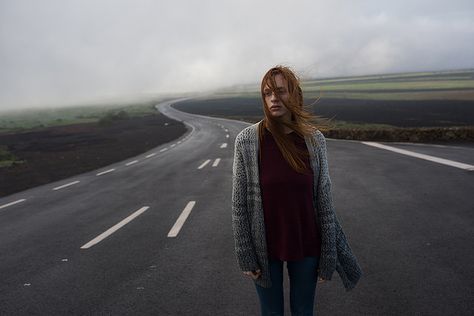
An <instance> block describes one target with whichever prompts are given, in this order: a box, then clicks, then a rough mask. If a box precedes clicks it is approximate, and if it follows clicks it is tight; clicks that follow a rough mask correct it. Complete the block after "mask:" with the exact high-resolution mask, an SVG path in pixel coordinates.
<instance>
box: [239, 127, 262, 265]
mask: <svg viewBox="0 0 474 316" xmlns="http://www.w3.org/2000/svg"><path fill="white" fill-rule="evenodd" d="M239 136H240V135H238V136H237V138H236V140H235V147H234V162H233V167H232V229H233V234H234V242H235V254H236V256H237V261H238V263H239V266H240V269H241V270H242V271H256V270H257V269H260V267H259V265H258V263H257V256H256V253H255V247H254V245H253V242H252V232H251V229H250V218H249V216H250V214H249V212H248V203H247V198H248V194H247V174H246V168H245V160H244V155H243V146H242V141H241V137H239Z"/></svg>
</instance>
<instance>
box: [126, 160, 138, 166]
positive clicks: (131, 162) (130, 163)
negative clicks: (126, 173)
mask: <svg viewBox="0 0 474 316" xmlns="http://www.w3.org/2000/svg"><path fill="white" fill-rule="evenodd" d="M137 162H138V160H134V161H130V162H127V163H126V164H125V165H126V166H130V165H133V164H134V163H137Z"/></svg>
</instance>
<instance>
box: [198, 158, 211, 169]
mask: <svg viewBox="0 0 474 316" xmlns="http://www.w3.org/2000/svg"><path fill="white" fill-rule="evenodd" d="M209 162H211V159H208V160H206V161H204V162H203V163H202V165H200V166H199V167H198V169H202V168H204V167H205V166H206V165H207V164H208V163H209Z"/></svg>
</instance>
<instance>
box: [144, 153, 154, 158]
mask: <svg viewBox="0 0 474 316" xmlns="http://www.w3.org/2000/svg"><path fill="white" fill-rule="evenodd" d="M155 155H156V153H152V154H149V155H146V156H145V158H150V157H153V156H155Z"/></svg>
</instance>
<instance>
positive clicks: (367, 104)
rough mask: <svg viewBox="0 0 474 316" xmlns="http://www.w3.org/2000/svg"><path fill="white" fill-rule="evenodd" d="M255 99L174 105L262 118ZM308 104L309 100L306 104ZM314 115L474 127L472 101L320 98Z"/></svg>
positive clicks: (195, 110)
mask: <svg viewBox="0 0 474 316" xmlns="http://www.w3.org/2000/svg"><path fill="white" fill-rule="evenodd" d="M261 102H262V101H261V100H260V99H258V98H223V99H209V100H188V101H184V102H180V103H179V104H176V105H174V107H175V108H177V109H178V110H182V111H185V112H190V113H195V114H201V115H214V116H223V117H242V118H244V117H250V118H255V117H262V116H263V110H262V105H261ZM306 102H307V103H311V102H312V100H307V101H306ZM312 108H313V112H314V113H315V114H316V115H320V116H323V117H325V118H333V119H334V120H339V121H345V122H350V123H369V124H388V125H392V126H394V127H452V126H474V101H463V100H452V101H450V100H422V101H420V100H416V101H398V100H357V99H333V98H327V99H325V98H321V99H320V100H319V101H318V102H317V103H316V104H314V105H313V107H312Z"/></svg>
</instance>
